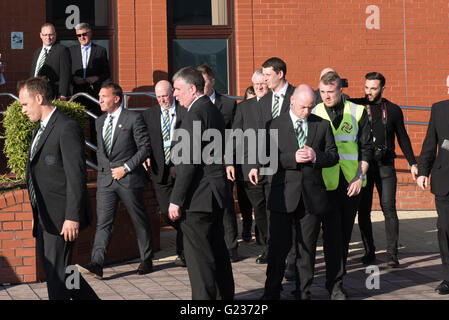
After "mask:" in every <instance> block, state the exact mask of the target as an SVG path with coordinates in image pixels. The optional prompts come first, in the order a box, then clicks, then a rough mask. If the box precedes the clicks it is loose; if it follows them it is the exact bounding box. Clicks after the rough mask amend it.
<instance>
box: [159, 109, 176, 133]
mask: <svg viewBox="0 0 449 320" xmlns="http://www.w3.org/2000/svg"><path fill="white" fill-rule="evenodd" d="M161 116H162V122H163V123H164V127H165V129H167V132H168V137H169V138H170V134H171V132H170V131H171V126H172V124H173V119H174V118H175V114H174V113H173V114H172V117H171V120H170V124H169V125H167V123H166V122H165V117H164V115H163V114H161ZM168 117H169V118H170V112H168Z"/></svg>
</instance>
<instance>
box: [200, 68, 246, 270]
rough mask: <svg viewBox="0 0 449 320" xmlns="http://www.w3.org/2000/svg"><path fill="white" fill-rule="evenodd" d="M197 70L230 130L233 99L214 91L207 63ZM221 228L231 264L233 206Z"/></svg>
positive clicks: (234, 222) (235, 258)
mask: <svg viewBox="0 0 449 320" xmlns="http://www.w3.org/2000/svg"><path fill="white" fill-rule="evenodd" d="M197 70H198V71H200V72H201V74H202V75H203V78H204V94H205V95H207V96H208V97H209V98H210V100H211V101H212V103H214V104H215V106H216V107H217V108H218V110H219V111H220V113H221V115H222V116H223V120H224V122H225V129H231V128H232V120H233V119H234V114H235V109H236V107H237V102H236V101H235V100H233V99H230V98H228V97H225V96H223V95H221V94H219V93H218V92H216V91H215V89H214V85H215V74H214V70H212V68H211V67H209V65H208V64H207V63H203V64H202V65H200V66H198V67H197ZM227 185H228V188H229V192H230V193H231V194H233V187H234V184H233V183H232V182H231V181H227ZM223 226H224V230H225V242H226V247H227V248H228V251H229V256H230V257H231V261H232V262H237V261H239V260H240V257H239V255H238V251H237V250H238V249H237V248H238V242H237V235H238V230H237V217H236V215H235V210H234V206H232V207H229V208H226V209H225V211H224V213H223Z"/></svg>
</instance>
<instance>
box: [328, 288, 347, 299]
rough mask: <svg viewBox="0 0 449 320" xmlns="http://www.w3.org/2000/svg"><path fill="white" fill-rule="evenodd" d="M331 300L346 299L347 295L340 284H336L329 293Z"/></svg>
mask: <svg viewBox="0 0 449 320" xmlns="http://www.w3.org/2000/svg"><path fill="white" fill-rule="evenodd" d="M330 298H331V300H347V299H348V295H347V294H346V291H345V290H344V289H343V287H342V286H341V285H336V286H335V287H334V289H333V290H332V292H331V295H330Z"/></svg>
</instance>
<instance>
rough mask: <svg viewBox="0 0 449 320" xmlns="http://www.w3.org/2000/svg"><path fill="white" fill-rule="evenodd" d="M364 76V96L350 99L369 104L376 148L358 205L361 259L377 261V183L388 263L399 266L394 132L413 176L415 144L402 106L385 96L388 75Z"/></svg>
mask: <svg viewBox="0 0 449 320" xmlns="http://www.w3.org/2000/svg"><path fill="white" fill-rule="evenodd" d="M365 79H366V81H365V98H361V99H350V100H351V101H352V102H354V103H356V104H360V105H364V106H366V110H367V112H368V117H369V119H370V122H371V130H372V133H373V142H374V149H375V152H374V158H373V159H372V160H371V161H370V163H369V169H368V172H367V185H366V187H365V188H363V189H362V192H361V200H360V205H359V209H358V221H359V228H360V233H361V236H362V240H363V245H364V247H365V255H364V256H363V257H362V262H363V263H364V264H371V263H373V262H374V261H375V252H376V248H375V246H374V239H373V230H372V226H371V205H372V202H373V189H374V185H376V188H377V192H378V193H379V199H380V205H381V207H382V211H383V214H384V217H385V232H386V236H387V266H389V267H392V268H396V267H398V266H399V260H398V240H399V220H398V215H397V212H396V185H397V178H396V170H395V168H394V158H395V157H396V154H395V152H394V149H395V136H396V137H397V138H398V142H399V146H400V147H401V149H402V152H403V153H404V155H405V157H406V158H407V161H408V163H409V165H410V166H411V169H410V170H411V173H412V176H413V177H414V176H416V174H417V173H418V170H417V164H416V160H415V156H414V155H413V149H412V144H411V143H410V138H409V137H408V134H407V131H406V130H405V126H404V117H403V115H402V111H401V108H400V107H399V106H397V105H396V104H394V103H392V102H390V101H388V100H387V99H385V98H383V97H382V94H383V92H384V90H385V77H384V76H383V75H382V74H380V73H378V72H370V73H368V74H366V76H365Z"/></svg>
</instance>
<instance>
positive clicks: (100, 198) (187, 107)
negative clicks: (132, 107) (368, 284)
mask: <svg viewBox="0 0 449 320" xmlns="http://www.w3.org/2000/svg"><path fill="white" fill-rule="evenodd" d="M90 32H91V31H90V29H89V27H88V26H87V25H86V24H81V25H79V26H77V28H76V33H77V36H78V38H79V40H80V46H76V47H72V48H71V49H70V50H68V49H67V50H66V49H64V48H63V47H62V46H60V45H56V44H54V40H55V36H56V35H55V32H54V27H53V26H52V25H49V24H45V25H44V26H43V27H42V29H41V38H42V41H43V47H42V48H40V49H38V50H36V53H35V56H34V59H33V67H32V68H33V70H34V72H33V70H32V76H33V77H32V78H30V79H28V80H26V81H23V82H20V83H19V85H18V91H19V99H20V102H21V104H22V107H23V112H24V113H25V114H26V115H27V116H28V117H29V118H30V120H31V121H40V125H39V127H38V128H37V129H36V130H35V131H34V132H33V137H32V144H31V147H30V151H29V156H28V163H27V186H28V191H29V195H30V201H31V204H32V208H33V217H34V227H33V234H34V235H35V236H36V238H37V247H38V250H39V253H40V256H41V259H42V260H43V263H44V269H45V272H46V275H47V287H48V292H49V298H50V299H69V298H72V299H98V297H97V296H96V294H95V292H94V291H93V290H92V289H91V288H90V287H89V285H88V284H87V282H86V281H85V280H84V279H83V278H82V277H81V279H82V280H81V289H80V290H77V291H76V292H74V291H73V290H68V289H67V288H66V287H65V268H66V267H67V266H68V265H70V263H71V256H72V250H73V243H74V241H75V240H76V238H77V237H78V234H79V231H80V230H81V229H82V228H84V227H85V226H86V225H88V224H89V222H90V220H91V213H90V212H91V211H90V206H89V200H88V197H87V192H86V167H85V158H84V157H85V156H84V148H83V141H84V137H83V134H82V132H81V130H80V128H79V126H78V125H77V124H76V122H75V121H73V120H70V119H69V118H67V117H66V116H65V115H64V114H62V112H60V111H59V110H57V108H55V107H54V106H53V105H52V104H51V100H52V98H53V97H59V98H61V99H65V98H67V96H68V95H69V94H70V91H69V87H70V86H69V83H70V82H72V85H73V88H74V89H73V90H74V91H73V92H75V91H80V92H90V91H89V90H93V91H92V92H94V93H95V92H96V91H97V90H98V97H99V102H100V109H101V111H102V112H103V114H102V115H101V116H99V117H98V118H97V119H96V121H95V131H96V141H97V146H98V150H97V154H96V156H97V160H98V179H97V187H98V188H97V225H96V233H95V239H94V244H93V248H92V253H91V262H90V263H89V264H86V265H80V266H79V269H80V271H81V272H88V273H91V274H94V275H95V276H96V277H97V278H102V276H103V266H104V263H105V257H106V255H107V249H108V246H109V242H110V239H111V235H112V231H113V226H114V220H115V214H116V210H117V206H118V202H119V201H120V200H121V201H122V202H123V203H124V205H125V206H126V208H127V210H128V212H129V214H130V216H131V219H132V222H133V224H134V227H135V230H136V235H137V242H138V246H139V252H140V259H141V263H140V265H139V267H138V269H137V274H140V275H143V274H148V273H151V272H152V270H153V263H152V258H153V248H152V236H151V227H150V222H149V219H148V216H147V215H146V212H145V208H144V205H143V189H144V186H145V185H146V184H147V183H148V181H149V176H151V182H152V184H153V187H154V190H155V194H156V198H157V201H158V203H159V208H160V211H161V213H162V217H163V219H164V220H165V221H166V223H167V224H169V225H171V226H172V227H173V228H175V229H176V231H177V237H176V252H177V255H178V256H177V259H176V261H175V263H176V264H177V265H180V266H184V267H187V271H188V274H189V278H190V283H191V288H192V299H199V300H213V299H226V300H229V299H233V297H234V278H233V272H232V264H231V263H232V262H235V261H238V260H239V259H240V257H239V255H238V241H237V239H238V229H237V218H236V214H235V211H234V201H233V188H234V183H235V187H236V190H237V194H238V201H239V206H240V210H241V213H242V220H243V223H242V226H243V228H242V229H243V230H242V234H241V236H242V238H243V240H245V241H251V239H252V235H251V230H252V222H253V221H252V211H253V210H254V217H255V225H256V229H257V232H256V238H257V240H258V242H259V243H260V245H261V247H262V249H261V253H260V255H259V256H258V257H257V259H256V263H258V264H267V271H266V275H267V278H266V283H265V290H264V294H263V296H262V297H261V298H262V299H266V300H276V299H279V298H280V292H281V290H282V285H281V283H282V280H283V278H284V276H286V277H287V274H288V273H289V272H290V275H289V278H290V280H294V281H295V282H296V290H295V291H294V292H293V294H294V296H295V298H296V299H311V292H310V287H311V285H312V281H313V277H314V265H315V252H316V244H317V239H318V235H319V232H320V229H322V230H323V244H324V257H325V263H326V284H325V285H326V289H327V290H328V292H329V297H330V299H334V300H344V299H346V298H347V294H346V292H345V290H344V286H343V279H344V276H345V274H346V261H347V256H348V249H349V242H350V239H351V233H352V228H353V225H354V220H355V216H356V214H357V212H358V211H360V210H361V209H360V200H361V195H362V194H363V190H364V189H365V190H368V192H371V197H372V190H373V185H374V184H373V183H371V187H370V189H369V188H367V187H366V185H367V176H366V175H367V174H370V173H369V172H368V170H369V169H370V168H371V167H372V166H373V159H374V157H375V154H376V152H378V150H377V149H378V147H379V145H376V144H375V143H373V142H375V140H376V139H373V137H374V138H376V137H377V135H378V133H377V131H376V130H377V129H376V130H374V128H376V126H375V123H376V120H377V121H379V120H380V123H382V124H383V127H382V126H379V127H380V128H383V129H385V135H387V128H388V125H390V126H394V127H397V128H396V129H394V130H393V131H392V132H393V133H391V132H390V133H389V135H393V146H391V142H390V148H393V149H392V150H390V151H392V152H393V153H392V154H393V155H394V135H395V134H397V135H398V139H399V135H401V137H402V138H401V139H402V140H401V141H402V143H400V144H401V148H402V149H403V150H405V149H409V150H411V146H409V144H410V140H409V139H408V136H407V137H406V138H405V137H404V136H403V131H402V127H403V126H404V124H403V118H402V113H400V114H399V113H398V116H397V117H396V118H394V117H392V116H390V117H389V118H388V119H387V118H386V117H384V116H382V114H383V112H382V110H384V109H382V108H385V110H386V111H388V110H393V109H394V111H395V112H398V111H397V109H395V108H396V107H395V105H393V106H390V105H389V106H386V99H384V98H382V92H383V89H384V86H385V79H384V78H383V76H382V75H381V74H379V73H370V74H367V76H366V84H365V93H366V95H365V99H366V100H365V101H364V103H362V104H358V103H355V102H354V101H355V100H352V99H350V98H349V97H347V96H345V95H343V92H342V79H341V78H340V76H339V75H338V73H337V72H335V71H334V70H332V69H328V70H323V72H322V74H321V75H320V79H319V88H318V90H317V91H314V90H313V89H312V88H311V87H310V86H308V85H305V84H301V85H299V86H297V87H294V86H293V85H292V84H290V83H289V82H288V81H287V80H286V74H287V66H286V64H285V62H284V61H282V60H281V59H279V58H276V57H273V58H270V59H268V60H266V61H265V62H264V63H263V64H262V66H261V68H260V69H259V70H256V71H255V72H254V74H253V77H252V83H253V91H254V95H255V96H254V97H252V98H249V99H246V100H244V101H242V102H240V103H239V104H237V103H236V102H235V101H234V100H232V99H230V98H228V97H225V96H223V95H221V94H219V93H218V92H216V91H215V90H214V82H215V77H214V72H213V70H212V69H211V68H210V67H209V66H208V65H207V64H203V65H201V66H198V67H185V68H182V69H180V70H178V71H177V72H176V73H175V75H174V76H173V78H172V81H173V82H172V83H171V82H169V81H166V80H162V81H160V82H158V83H157V84H156V86H155V94H156V98H157V101H158V105H156V106H153V107H151V108H149V109H148V110H146V111H145V112H144V113H143V114H139V113H135V112H132V111H129V110H127V109H124V108H123V106H122V102H123V91H122V89H121V87H120V86H119V85H117V84H114V83H111V82H105V80H106V79H107V77H105V76H104V75H101V76H100V74H101V71H100V70H103V68H106V66H107V64H106V63H105V61H106V62H107V58H106V60H104V59H105V55H104V52H103V50H101V49H99V50H94V46H93V45H92V44H91V48H90V50H91V51H90V53H85V52H84V51H82V50H84V48H85V47H86V46H87V45H89V43H90V41H88V40H90V38H89V37H90V36H91V35H90ZM86 39H88V40H86ZM48 47H51V48H49V50H48V51H47V48H48ZM97 55H98V60H99V61H100V60H102V62H101V63H99V65H96V66H95V67H92V68H91V69H89V66H90V63H91V61H92V59H93V57H96V56H97ZM89 56H90V58H89ZM50 57H52V59H50ZM42 59H43V60H42ZM70 59H72V62H71V63H70ZM74 59H75V60H76V61H78V62H77V63H75V62H74V61H75V60H74ZM94 60H95V59H94ZM80 61H81V62H80ZM70 65H71V66H72V73H71V74H72V77H71V78H69V79H68V80H67V79H66V78H65V75H63V73H64V72H66V71H67V70H66V68H67V66H70ZM50 70H51V72H50ZM89 70H90V71H89ZM56 71H57V72H56ZM69 73H70V72H68V74H69ZM105 74H106V73H105ZM41 75H45V76H46V79H44V78H42V77H36V76H41ZM47 80H49V81H47ZM317 95H319V97H320V98H321V101H322V102H320V103H318V104H317ZM359 103H361V102H359ZM446 104H447V102H442V103H439V104H436V105H434V107H433V108H432V115H431V119H430V123H429V128H428V132H427V136H426V139H425V141H424V145H423V149H422V153H421V157H420V160H419V163H418V164H417V165H416V161H415V159H414V157H410V159H409V164H410V165H411V173H412V175H413V177H414V179H417V183H418V185H419V186H420V187H422V188H423V189H424V188H425V187H426V186H427V179H428V177H429V175H430V172H431V170H435V171H438V172H437V173H438V174H435V173H434V175H432V176H433V177H434V178H433V179H432V192H433V193H434V194H435V195H436V205H437V212H438V215H439V218H438V219H439V220H438V238H439V244H440V250H441V256H442V261H443V266H444V268H445V269H444V280H443V282H442V283H441V284H440V285H439V286H438V287H437V289H436V290H437V291H438V292H439V293H440V294H448V293H449V269H448V266H449V242H448V239H449V237H448V234H449V209H448V208H449V205H448V203H449V198H448V193H449V186H448V183H447V181H448V180H447V170H448V163H449V161H447V159H445V158H446V157H447V151H448V150H449V140H448V139H449V132H448V130H449V129H448V127H447V121H445V119H447V112H446V111H445V109H444V107H445V106H446ZM387 108H390V109H387ZM392 108H393V109H392ZM377 109H379V110H377ZM399 112H400V109H399ZM388 121H390V122H388ZM197 124H199V128H200V135H198V134H197V133H196V132H195V127H196V125H197ZM230 129H233V130H238V129H240V130H242V131H247V130H254V131H257V132H259V131H262V132H265V133H266V134H264V135H258V136H257V137H258V138H257V139H258V141H257V145H258V146H259V145H262V146H264V148H263V149H264V150H265V151H267V150H274V152H272V154H270V155H269V158H270V159H273V157H275V158H276V160H277V161H278V166H277V170H275V171H274V172H271V174H266V172H269V170H267V169H268V168H269V167H270V164H269V163H268V164H267V163H265V162H262V161H260V159H259V158H258V157H256V161H255V162H251V161H249V160H248V159H249V158H250V157H251V154H250V153H252V152H254V150H253V149H252V148H251V146H249V145H248V144H244V152H243V154H244V156H243V159H244V161H243V162H238V161H235V160H236V159H235V158H232V157H231V158H226V157H223V154H224V152H223V151H224V150H225V143H226V141H225V140H226V139H225V138H224V137H225V130H230ZM181 130H182V131H184V132H186V133H187V135H186V136H183V137H182V139H178V138H177V134H176V133H177V132H179V131H181ZM210 130H215V132H218V133H219V135H220V136H221V137H223V139H219V142H218V141H214V143H215V146H216V147H217V148H212V149H210V148H209V145H208V143H207V142H208V141H204V140H203V139H202V136H203V134H204V133H205V132H210ZM263 130H265V131H263ZM270 131H274V132H276V135H275V137H277V139H274V140H273V139H272V136H271V134H269V132H270ZM404 131H405V129H404ZM405 135H406V133H405ZM373 140H374V141H373ZM384 140H385V141H386V140H387V137H386V136H384ZM390 140H391V139H390ZM401 141H400V142H401ZM179 144H183V145H187V146H188V150H187V151H188V152H186V154H185V155H184V156H187V158H186V157H184V158H183V161H182V162H180V163H179V162H176V161H174V158H175V157H176V155H175V154H174V153H175V151H174V150H175V149H176V147H177V146H179ZM195 146H196V147H197V149H195ZM380 146H381V145H380ZM271 147H274V149H272V148H271ZM437 149H438V154H437ZM196 152H199V154H200V158H201V159H200V160H199V162H198V159H196V158H195V157H196V154H195V153H196ZM411 152H412V151H411ZM256 153H257V151H256ZM234 154H236V152H234ZM412 154H413V152H412ZM393 158H394V157H393ZM216 159H219V161H216ZM376 161H377V160H376ZM375 165H377V166H378V168H377V167H376V170H378V171H379V172H380V173H378V171H373V172H372V173H371V177H369V178H368V182H369V179H370V178H371V179H373V180H374V181H375V184H376V187H377V189H378V191H379V193H380V195H381V204H382V209H383V211H384V214H385V216H386V217H387V215H388V216H391V217H392V218H391V219H390V220H391V221H390V220H389V221H390V222H388V224H387V220H386V229H388V230H386V231H387V238H388V239H390V240H391V241H389V243H388V245H389V248H387V253H388V261H387V265H388V266H390V267H393V268H394V267H397V266H398V265H399V261H398V258H397V236H398V224H397V223H396V221H395V219H394V215H395V210H396V209H395V204H394V202H393V205H391V193H393V194H395V192H396V190H395V188H394V190H393V191H391V190H390V194H389V196H387V195H383V193H382V192H381V190H382V187H383V186H384V181H383V180H382V179H383V178H384V176H388V177H389V178H391V177H392V175H394V177H395V172H393V173H392V172H391V170H390V171H388V172H389V174H388V175H387V174H384V173H383V172H384V171H385V169H382V168H384V167H385V166H388V167H389V168H390V167H391V166H393V169H394V164H391V163H390V162H388V163H387V162H382V161H380V162H379V161H377V162H376V164H375ZM390 169H391V168H390ZM376 174H377V175H379V177H376ZM389 181H390V180H389ZM388 183H389V184H388V185H391V181H390V182H388ZM394 183H395V180H394ZM382 197H384V198H388V199H389V200H388V201H387V202H388V206H387V204H385V207H384V202H382ZM387 202H385V203H387ZM387 207H388V208H387ZM364 210H365V211H366V210H368V213H367V214H368V216H369V211H370V208H368V209H364ZM365 214H366V213H365ZM396 220H397V216H396ZM369 223H370V221H369ZM395 223H396V224H395ZM368 249H370V250H371V251H369V250H368ZM372 250H373V248H372V246H370V247H369V248H368V247H367V253H366V255H365V256H364V260H363V262H364V263H366V264H368V263H372V262H373V260H374V259H375V257H374V256H373V253H372Z"/></svg>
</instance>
